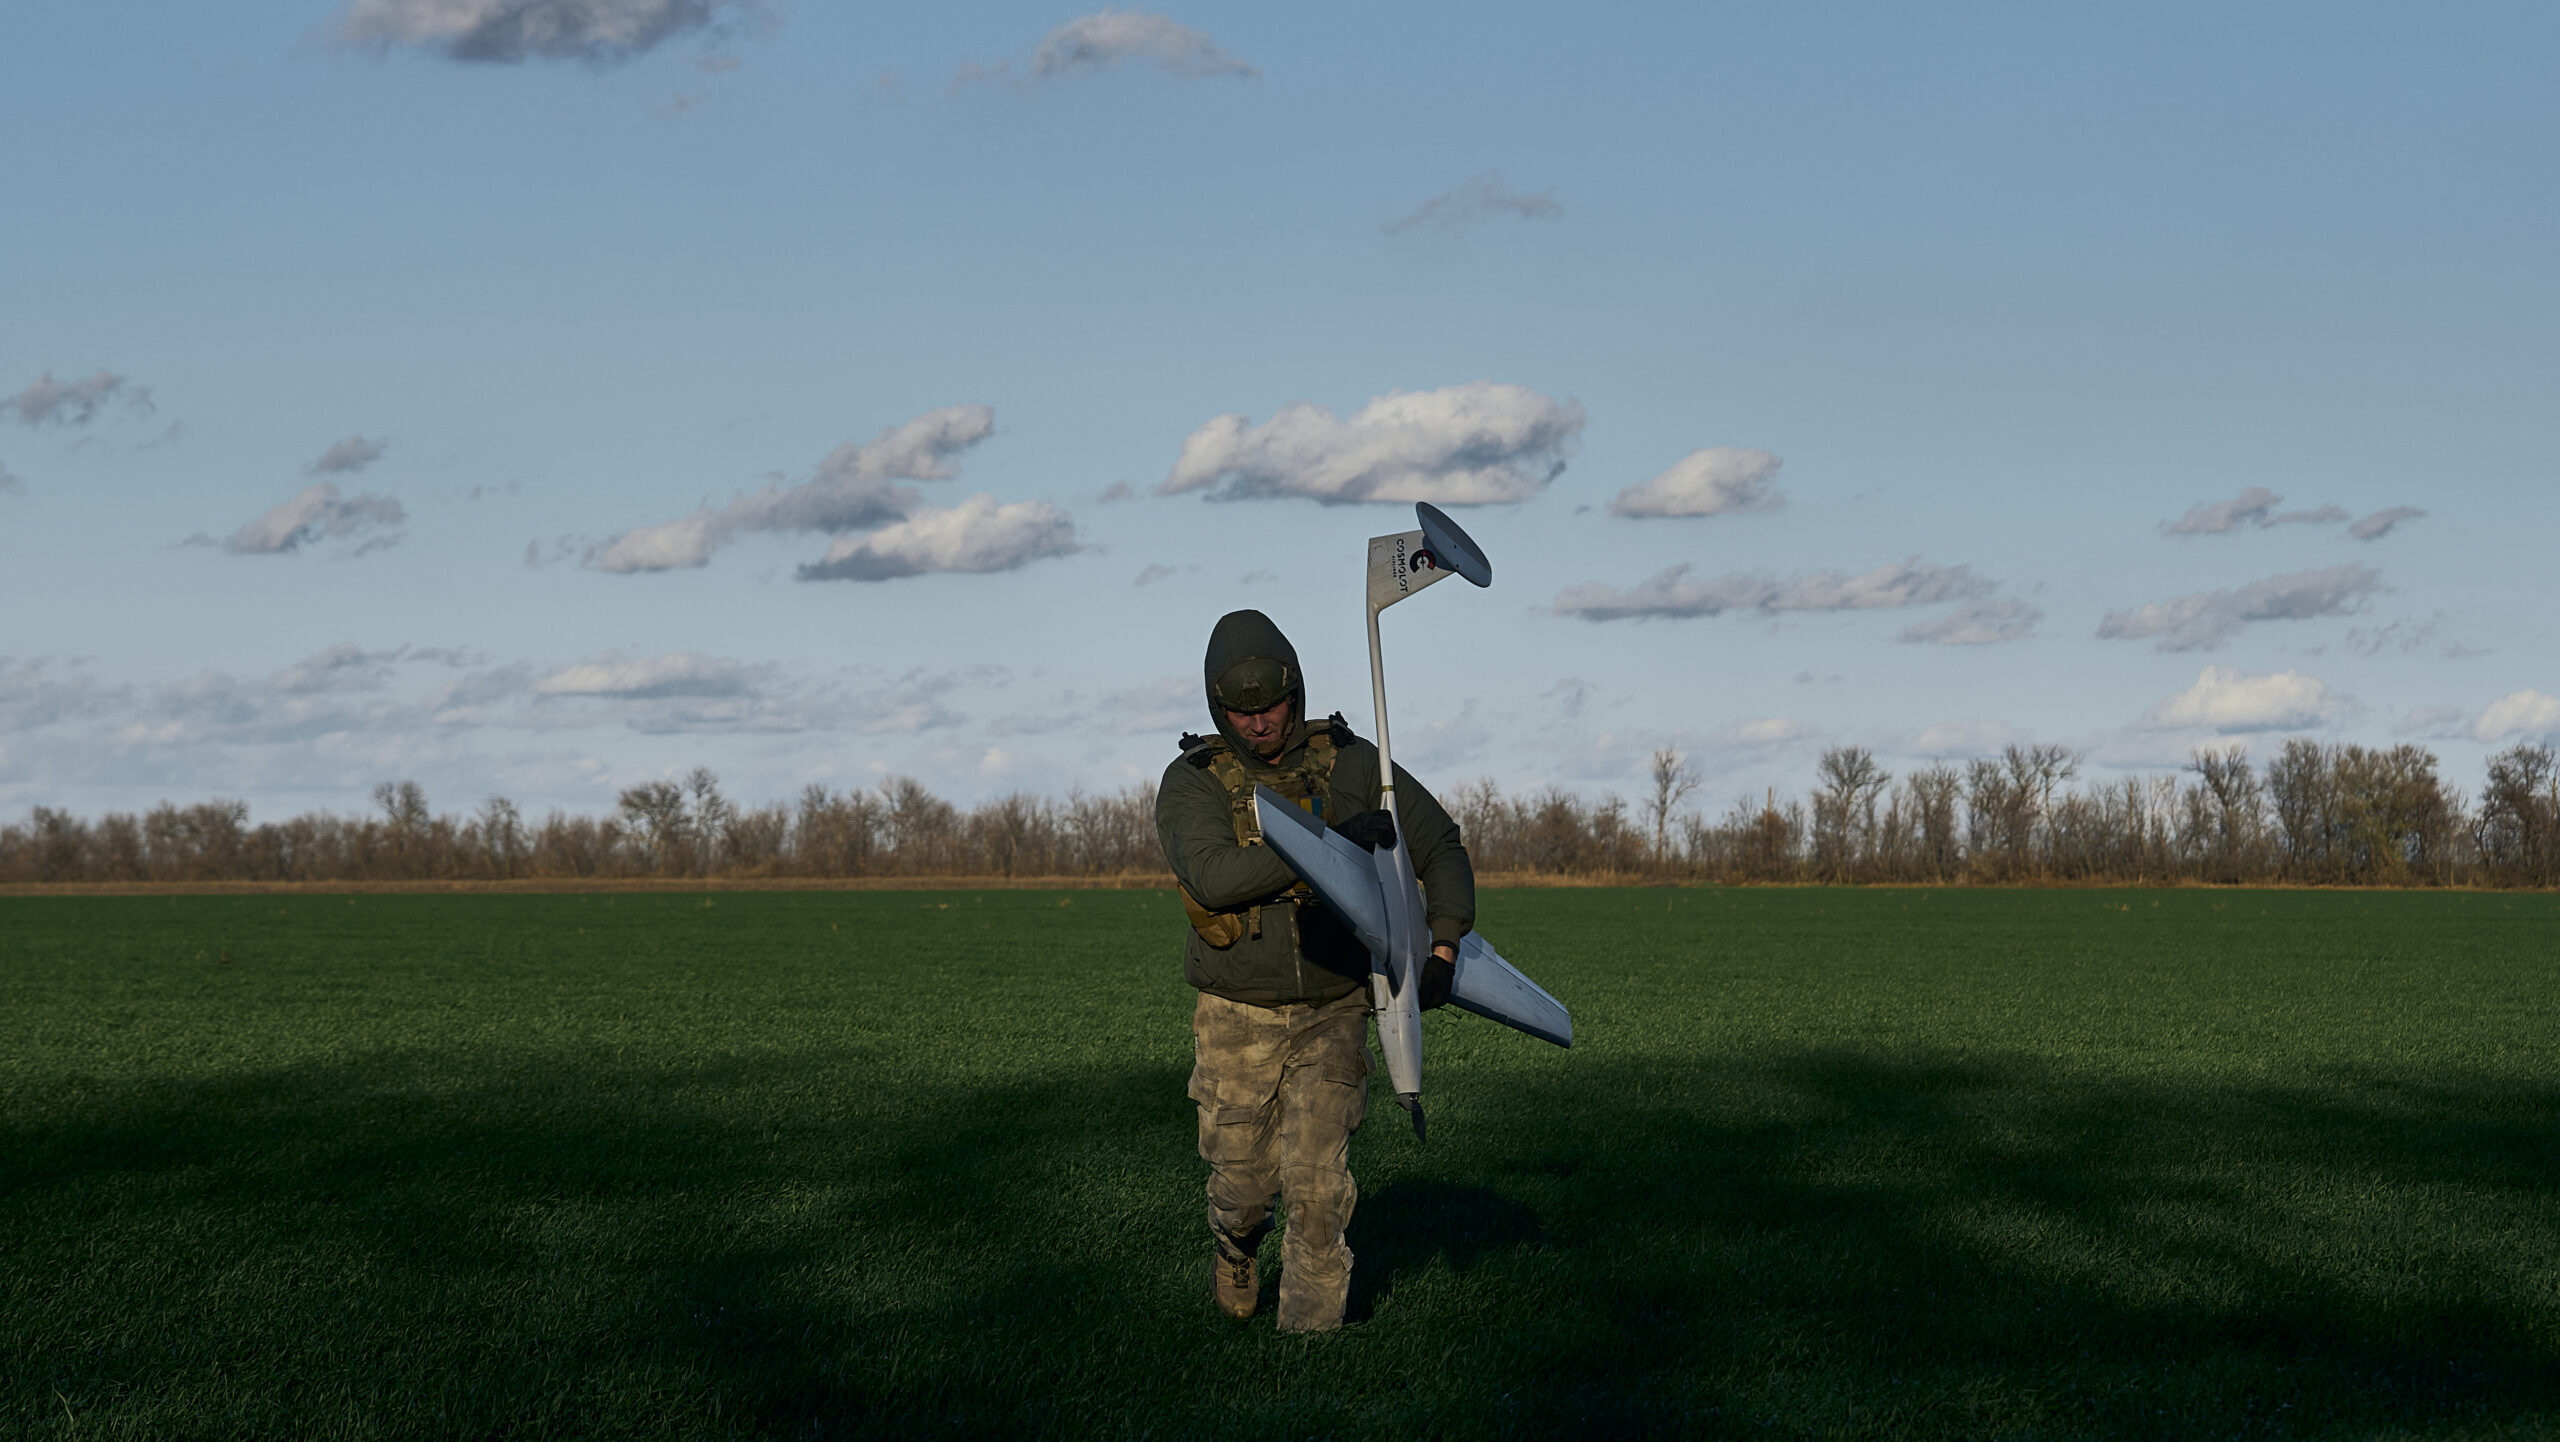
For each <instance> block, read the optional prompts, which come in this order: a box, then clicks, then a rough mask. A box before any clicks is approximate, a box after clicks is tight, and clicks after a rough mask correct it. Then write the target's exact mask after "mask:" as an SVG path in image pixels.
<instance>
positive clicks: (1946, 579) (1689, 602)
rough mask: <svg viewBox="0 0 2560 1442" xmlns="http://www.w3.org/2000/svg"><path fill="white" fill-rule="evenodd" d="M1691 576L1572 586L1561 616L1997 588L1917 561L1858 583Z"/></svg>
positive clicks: (1831, 578) (1935, 597)
mask: <svg viewBox="0 0 2560 1442" xmlns="http://www.w3.org/2000/svg"><path fill="white" fill-rule="evenodd" d="M1691 569H1692V568H1691V567H1689V566H1688V565H1685V564H1683V565H1678V566H1673V567H1672V568H1670V569H1669V570H1667V571H1663V572H1661V573H1659V574H1657V575H1654V576H1652V577H1650V578H1648V579H1647V580H1645V581H1643V582H1641V583H1640V584H1638V585H1636V586H1634V587H1631V588H1628V589H1624V590H1621V589H1620V588H1618V587H1616V586H1612V585H1609V584H1607V583H1605V582H1600V581H1593V582H1588V583H1585V584H1583V585H1580V586H1574V587H1570V588H1568V589H1566V590H1565V591H1563V592H1562V593H1561V594H1559V595H1558V596H1557V597H1556V599H1555V610H1556V614H1558V615H1561V616H1578V617H1580V618H1581V619H1583V620H1586V621H1623V620H1630V619H1641V618H1649V617H1674V616H1718V615H1722V614H1723V613H1725V612H1727V611H1756V612H1762V613H1770V614H1774V613H1776V612H1781V611H1868V610H1881V609H1889V608H1894V607H1901V606H1927V605H1933V604H1935V603H1937V602H1940V601H1960V600H1968V599H1971V598H1974V597H1978V596H1983V595H1987V594H1988V593H1989V592H1990V591H1991V589H1992V584H1993V583H1991V582H1989V581H1986V580H1983V579H1982V578H1981V577H1979V576H1976V575H1974V574H1973V571H1972V568H1971V567H1969V566H1939V565H1932V564H1930V563H1928V562H1926V561H1923V560H1921V559H1920V558H1919V557H1917V556H1914V557H1912V558H1910V559H1909V560H1906V561H1899V562H1896V563H1894V564H1891V565H1885V566H1878V567H1877V568H1876V569H1874V570H1872V571H1868V572H1865V573H1864V574H1861V575H1856V576H1850V575H1844V574H1842V573H1841V572H1838V571H1816V572H1814V573H1812V574H1811V575H1807V576H1797V577H1792V578H1790V579H1787V580H1780V579H1778V578H1776V577H1774V576H1768V575H1762V574H1759V573H1756V572H1744V571H1735V572H1731V573H1729V574H1726V575H1722V576H1709V577H1705V578H1702V579H1698V580H1691V579H1689V572H1690V570H1691Z"/></svg>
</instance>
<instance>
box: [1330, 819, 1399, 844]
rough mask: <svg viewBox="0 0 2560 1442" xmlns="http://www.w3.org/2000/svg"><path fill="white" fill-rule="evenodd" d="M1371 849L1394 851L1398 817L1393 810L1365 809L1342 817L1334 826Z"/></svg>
mask: <svg viewBox="0 0 2560 1442" xmlns="http://www.w3.org/2000/svg"><path fill="white" fill-rule="evenodd" d="M1333 829H1334V830H1336V831H1339V832H1341V833H1342V834H1343V835H1344V836H1347V837H1349V838H1351V839H1352V840H1353V841H1355V842H1357V843H1359V844H1360V845H1362V846H1365V847H1367V848H1369V849H1370V850H1371V851H1393V850H1395V847H1396V818H1395V813H1393V812H1391V811H1363V812H1361V813H1360V814H1359V815H1357V816H1346V817H1344V818H1342V824H1341V825H1339V826H1337V827H1335V828H1333Z"/></svg>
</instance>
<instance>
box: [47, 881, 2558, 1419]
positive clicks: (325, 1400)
mask: <svg viewBox="0 0 2560 1442" xmlns="http://www.w3.org/2000/svg"><path fill="white" fill-rule="evenodd" d="M1181 926H1182V918H1181V912H1180V910H1179V908H1178V907H1177V905H1176V904H1175V903H1174V901H1173V900H1172V899H1171V898H1170V897H1169V896H1168V895H1166V894H1160V893H1148V892H1080V893H1074V894H1071V895H1070V894H1062V893H1056V892H1048V893H1042V892H1019V891H1016V892H991V893H971V892H939V893H930V894H914V893H813V892H803V893H795V894H771V895H757V894H722V895H718V896H716V897H712V898H709V899H706V898H704V897H702V896H696V895H669V894H658V895H588V896H408V897H386V896H361V897H346V896H293V897H277V896H233V897H188V898H174V899H173V898H162V897H123V898H21V899H14V900H0V1359H5V1364H6V1367H5V1390H0V1435H7V1436H12V1437H59V1438H72V1437H81V1438H88V1437H116V1436H161V1437H224V1436H257V1437H287V1436H290V1437H340V1436H343V1437H415V1436H527V1437H552V1436H561V1437H569V1436H684V1437H718V1436H728V1435H739V1436H759V1435H762V1436H812V1437H824V1436H841V1435H859V1434H873V1435H881V1434H895V1435H910V1434H939V1433H962V1434H1013V1433H1019V1432H1025V1431H1029V1432H1042V1433H1053V1434H1101V1435H1113V1436H1120V1435H1126V1436H1154V1437H1182V1436H1215V1437H1219V1438H1238V1439H1242V1438H1259V1437H1321V1436H1353V1435H1360V1436H1367V1437H1372V1438H1377V1439H1382V1442H1384V1439H1398V1442H1401V1439H1405V1438H1415V1437H1439V1436H1450V1437H1458V1436H1551V1435H1555V1434H1558V1433H1563V1434H1571V1435H1590V1434H1604V1435H1605V1434H1636V1433H1691V1434H1721V1433H1732V1434H1760V1433H1769V1434H1777V1435H1800V1436H1876V1437H1905V1436H1947V1437H1987V1436H2004V1437H2022V1438H2023V1437H2045V1438H2050V1437H2080V1436H2132V1437H2200V1436H2241V1435H2247V1436H2279V1437H2282V1436H2342V1437H2343V1436H2352V1437H2390V1436H2438V1437H2453V1436H2548V1435H2554V1434H2555V1433H2560V1054H2556V1053H2555V1041H2556V1040H2560V1031H2556V1030H2555V1022H2560V1000H2555V997H2560V986H2555V981H2560V976H2555V971H2560V897H2552V896H2546V895H2534V896H2502V895H2489V894H2458V895H2441V894H2413V893H2288V892H2221V893H2216V892H2201V891H2177V892H2150V891H2035V892H1992V891H1935V892H1886V891H1760V890H1753V891H1664V890H1647V891H1513V892H1496V893H1490V894H1488V896H1487V898H1486V900H1485V915H1484V927H1485V930H1486V932H1487V933H1488V935H1490V936H1491V937H1492V939H1493V940H1494V941H1495V942H1496V944H1498V945H1500V946H1501V947H1502V948H1503V949H1504V950H1505V952H1506V953H1507V954H1508V955H1510V956H1511V957H1512V958H1513V959H1514V960H1515V961H1517V962H1519V963H1520V964H1521V965H1522V966H1523V967H1524V968H1526V969H1527V970H1528V971H1530V972H1531V974H1533V975H1535V976H1537V977H1538V978H1539V979H1540V980H1541V981H1542V982H1544V983H1545V984H1546V985H1547V986H1548V987H1549V988H1550V989H1551V990H1553V991H1555V992H1556V993H1557V994H1558V995H1559V996H1561V997H1563V998H1564V999H1565V1000H1566V1001H1567V1002H1568V1003H1569V1004H1571V1005H1572V1006H1573V1008H1574V1011H1575V1018H1576V1026H1577V1030H1578V1033H1579V1035H1580V1037H1581V1039H1582V1041H1581V1044H1580V1045H1579V1046H1578V1047H1577V1048H1576V1049H1575V1050H1574V1051H1572V1052H1569V1053H1568V1052H1562V1051H1558V1050H1555V1049H1553V1048H1550V1047H1546V1046H1543V1045H1541V1044H1538V1043H1535V1042H1531V1041H1529V1040H1528V1039H1526V1038H1523V1037H1519V1036H1516V1035H1514V1034H1511V1033H1509V1032H1506V1031H1503V1030H1501V1029H1499V1028H1497V1027H1495V1026H1492V1025H1490V1024H1488V1023H1484V1022H1481V1021H1477V1020H1474V1019H1471V1018H1466V1017H1462V1016H1455V1015H1451V1014H1445V1013H1444V1014H1435V1015H1434V1016H1433V1017H1432V1018H1431V1019H1430V1023H1429V1043H1428V1044H1429V1047H1430V1070H1429V1075H1428V1095H1429V1097H1430V1101H1431V1106H1432V1139H1431V1141H1430V1143H1429V1145H1428V1146H1427V1147H1424V1146H1417V1145H1416V1144H1415V1143H1414V1141H1413V1140H1412V1137H1411V1134H1410V1133H1409V1131H1407V1130H1406V1129H1405V1127H1404V1126H1403V1118H1402V1114H1401V1113H1400V1112H1398V1111H1396V1110H1395V1108H1394V1107H1393V1106H1392V1104H1391V1103H1390V1102H1389V1101H1388V1099H1387V1098H1386V1097H1385V1096H1384V1094H1383V1090H1381V1091H1380V1092H1378V1093H1376V1094H1373V1104H1372V1112H1371V1119H1370V1124H1369V1127H1368V1128H1367V1130H1366V1131H1365V1132H1364V1134H1363V1135H1362V1136H1361V1137H1360V1139H1359V1140H1358V1141H1357V1142H1356V1143H1355V1145H1354V1148H1353V1164H1354V1168H1355V1170H1356V1171H1357V1172H1358V1174H1359V1177H1360V1182H1361V1188H1362V1192H1363V1199H1362V1202H1361V1206H1360V1212H1359V1218H1358V1221H1357V1223H1356V1224H1355V1227H1354V1231H1353V1235H1352V1243H1353V1246H1354V1247H1355V1248H1356V1249H1357V1251H1358V1254H1359V1263H1358V1281H1357V1283H1356V1290H1355V1294H1354V1299H1353V1313H1352V1315H1353V1325H1351V1326H1349V1327H1346V1328H1345V1329H1344V1330H1342V1331H1341V1332H1338V1333H1335V1334H1332V1335H1330V1336H1324V1337H1317V1338H1303V1337H1286V1336H1281V1335H1279V1334H1277V1333H1276V1332H1274V1331H1273V1330H1272V1328H1271V1325H1270V1322H1269V1320H1268V1315H1267V1313H1266V1315H1265V1316H1264V1317H1262V1318H1258V1319H1256V1320H1255V1321H1253V1322H1250V1323H1242V1324H1239V1323H1234V1322H1230V1321H1228V1320H1226V1319H1224V1318H1222V1317H1220V1316H1218V1315H1216V1314H1215V1313H1214V1312H1213V1311H1212V1309H1211V1307H1210V1304H1209V1301H1208V1297H1207V1277H1206V1269H1207V1263H1206V1257H1207V1255H1208V1253H1207V1236H1206V1232H1205V1230H1204V1227H1203V1224H1202V1220H1201V1197H1200V1187H1201V1182H1202V1176H1203V1173H1202V1168H1201V1166H1200V1163H1199V1162H1198V1160H1197V1158H1196V1157H1195V1156H1194V1155H1193V1153H1192V1121H1191V1108H1190V1103H1189V1102H1187V1101H1186V1100H1185V1099H1184V1096H1183V1081H1184V1076H1185V1072H1186V1069H1187V1067H1188V1065H1189V1038H1188V1032H1187V1022H1188V1014H1189V997H1190V993H1189V992H1188V991H1187V989H1186V988H1184V986H1183V985H1182V982H1181V978H1180V974H1179V969H1178V963H1177V961H1176V959H1175V958H1176V951H1177V947H1178V944H1179V934H1180V929H1181ZM1277 1256H1278V1248H1277V1246H1276V1245H1274V1246H1272V1247H1271V1248H1269V1249H1268V1250H1267V1251H1266V1258H1267V1259H1270V1260H1272V1261H1276V1259H1277ZM1266 1275H1267V1273H1266Z"/></svg>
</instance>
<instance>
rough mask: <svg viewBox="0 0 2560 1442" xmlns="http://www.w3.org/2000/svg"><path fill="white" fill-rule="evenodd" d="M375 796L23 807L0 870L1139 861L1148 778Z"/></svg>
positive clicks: (974, 865)
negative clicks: (258, 817)
mask: <svg viewBox="0 0 2560 1442" xmlns="http://www.w3.org/2000/svg"><path fill="white" fill-rule="evenodd" d="M373 801H374V808H375V811H374V814H372V815H364V816H339V815H334V814H331V813H328V812H311V813H306V814H304V815H301V816H296V817H292V818H290V819H288V820H285V821H272V822H263V823H259V824H256V825H252V824H251V823H250V820H249V806H248V803H247V802H244V801H208V802H202V803H199V804H197V805H194V806H184V807H182V806H178V805H176V804H174V803H169V802H163V803H162V804H160V805H159V806H156V807H154V808H152V809H151V810H150V811H148V812H146V813H143V814H142V815H139V816H137V815H134V814H132V813H130V812H115V813H111V814H109V815H107V816H105V817H102V818H100V819H99V820H97V821H95V822H90V821H85V820H83V819H81V818H79V817H77V816H73V815H71V814H70V813H68V812H65V811H59V810H54V809H50V808H47V807H41V806H40V807H37V808H36V809H35V811H34V813H33V814H32V815H31V816H30V817H29V818H28V820H27V821H26V822H25V823H24V824H16V825H5V826H0V881H17V882H26V881H35V882H52V881H90V882H124V881H517V880H571V879H590V878H619V877H713V876H717V877H725V878H734V879H748V880H752V879H757V878H767V879H780V878H786V877H897V876H1076V877H1104V876H1120V875H1129V874H1149V875H1152V874H1154V873H1156V872H1160V871H1161V870H1162V869H1163V864H1164V863H1163V858H1162V855H1161V853H1160V851H1159V850H1158V847H1157V844H1156V830H1155V789H1154V788H1153V787H1151V786H1143V785H1141V786H1132V787H1130V788H1128V789H1127V790H1124V791H1118V792H1113V793H1109V794H1104V795H1092V794H1087V793H1085V792H1082V791H1071V792H1069V793H1068V794H1067V796H1066V797H1065V798H1064V799H1063V800H1059V799H1053V798H1049V797H1040V796H1032V795H1029V794H1026V793H1020V792H1017V793H1015V794H1013V795H1010V796H1005V797H1000V798H998V799H997V800H994V801H990V802H987V803H986V804H984V805H982V806H979V807H977V808H976V809H975V810H971V811H965V812H964V811H962V810H960V809H959V808H958V807H956V806H953V805H952V804H951V803H950V802H948V801H945V800H943V799H941V798H940V797H938V796H935V795H934V794H933V793H932V792H930V791H927V790H926V789H925V788H924V786H923V785H922V784H921V783H919V782H917V781H915V780H914V779H913V778H910V777H895V778H892V779H891V780H889V781H887V782H885V783H884V784H882V785H880V786H878V787H875V788H871V789H867V790H866V789H860V788H857V789H853V790H847V791H835V790H830V789H829V788H827V787H825V786H818V785H812V786H809V787H808V788H806V789H805V790H803V791H802V792H801V793H800V798H799V800H798V802H797V803H796V804H793V805H787V806H786V805H778V804H777V805H769V806H761V807H743V806H740V805H738V804H737V803H735V802H733V801H731V800H730V799H729V798H728V797H727V796H726V795H725V794H723V793H722V791H721V790H720V782H719V778H718V777H717V776H715V775H713V774H712V772H711V771H709V770H708V769H705V768H696V769H695V770H694V772H693V773H692V774H691V775H690V776H688V777H686V778H685V779H684V780H683V781H681V782H675V781H652V782H649V783H646V784H644V785H640V786H634V787H630V788H628V789H626V790H624V791H623V792H622V794H621V797H620V802H619V804H618V805H617V806H616V807H615V809H614V812H613V814H611V815H608V816H578V815H572V814H569V813H567V812H562V811H553V812H551V813H550V814H549V815H547V816H545V817H543V818H542V819H541V820H539V821H527V820H526V819H525V817H524V814H523V812H522V811H521V810H520V809H519V808H518V807H517V806H516V804H515V803H514V802H513V801H510V800H508V799H507V798H506V797H504V796H492V797H490V798H489V799H488V800H487V801H485V802H482V803H481V804H480V806H479V807H478V809H476V810H474V811H473V812H471V813H470V814H468V815H452V814H437V813H436V812H434V811H433V810H432V809H431V808H430V807H429V806H428V804H427V795H426V792H425V790H424V789H422V788H421V787H420V786H419V785H418V783H416V782H414V781H397V782H393V781H386V782H384V783H382V784H381V785H380V786H377V787H375V788H374V791H373Z"/></svg>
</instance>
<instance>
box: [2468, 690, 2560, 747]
mask: <svg viewBox="0 0 2560 1442" xmlns="http://www.w3.org/2000/svg"><path fill="white" fill-rule="evenodd" d="M2471 734H2472V736H2473V737H2474V738H2475V739H2478V740H2481V741H2490V742H2496V741H2505V740H2508V739H2510V738H2512V737H2519V736H2535V737H2543V738H2549V737H2552V736H2555V735H2560V696H2546V695H2544V694H2542V693H2541V692H2539V691H2531V690H2527V691H2516V692H2512V693H2510V694H2508V695H2505V696H2501V697H2499V698H2498V699H2497V700H2495V701H2492V702H2490V703H2489V708H2488V709H2487V710H2485V711H2482V712H2481V713H2480V719H2479V720H2477V721H2474V722H2472V723H2471Z"/></svg>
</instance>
